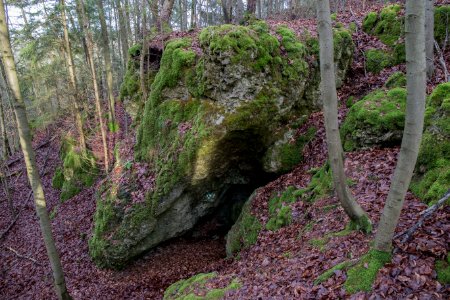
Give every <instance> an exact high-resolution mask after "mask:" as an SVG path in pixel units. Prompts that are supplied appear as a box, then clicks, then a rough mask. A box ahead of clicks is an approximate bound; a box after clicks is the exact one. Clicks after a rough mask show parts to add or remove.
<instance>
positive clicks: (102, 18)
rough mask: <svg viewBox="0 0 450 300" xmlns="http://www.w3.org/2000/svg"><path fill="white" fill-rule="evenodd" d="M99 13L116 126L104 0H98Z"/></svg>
mask: <svg viewBox="0 0 450 300" xmlns="http://www.w3.org/2000/svg"><path fill="white" fill-rule="evenodd" d="M97 6H98V13H99V18H100V26H101V31H102V44H103V45H102V49H103V59H104V61H105V72H106V86H107V91H108V99H109V101H108V104H109V110H108V119H109V122H110V123H111V126H115V125H114V124H115V101H114V93H113V75H112V68H111V52H110V50H109V38H108V29H107V27H106V20H105V10H104V8H103V0H97Z"/></svg>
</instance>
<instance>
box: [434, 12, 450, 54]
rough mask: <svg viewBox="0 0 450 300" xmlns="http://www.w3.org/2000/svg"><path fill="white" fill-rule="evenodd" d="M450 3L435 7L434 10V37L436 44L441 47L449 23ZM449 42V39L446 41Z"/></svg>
mask: <svg viewBox="0 0 450 300" xmlns="http://www.w3.org/2000/svg"><path fill="white" fill-rule="evenodd" d="M449 20H450V5H442V6H438V7H435V10H434V38H435V40H436V42H438V44H439V45H440V46H441V47H443V46H444V45H443V44H444V41H445V39H446V36H447V34H448V33H447V31H448V26H449V25H450V24H449V23H450V21H449ZM448 43H450V41H448Z"/></svg>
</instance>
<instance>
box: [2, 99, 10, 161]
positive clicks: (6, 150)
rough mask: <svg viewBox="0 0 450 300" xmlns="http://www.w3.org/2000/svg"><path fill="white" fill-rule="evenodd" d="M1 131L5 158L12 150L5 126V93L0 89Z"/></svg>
mask: <svg viewBox="0 0 450 300" xmlns="http://www.w3.org/2000/svg"><path fill="white" fill-rule="evenodd" d="M0 131H1V134H2V155H3V158H4V159H7V158H8V157H9V156H11V150H10V149H9V140H8V134H7V133H6V126H5V114H4V112H3V94H2V92H1V91H0Z"/></svg>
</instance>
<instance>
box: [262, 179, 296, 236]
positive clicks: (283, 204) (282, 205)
mask: <svg viewBox="0 0 450 300" xmlns="http://www.w3.org/2000/svg"><path fill="white" fill-rule="evenodd" d="M300 195H301V194H300V193H299V190H297V189H295V187H293V186H290V187H288V188H287V189H286V190H285V191H284V192H283V193H281V195H279V196H275V197H272V198H271V199H270V200H269V216H270V218H269V221H268V222H267V224H266V229H267V230H273V231H275V230H278V229H280V228H282V227H284V226H286V225H289V224H290V223H291V222H292V210H291V207H290V206H289V204H291V203H294V202H295V201H297V199H298V197H299V196H300Z"/></svg>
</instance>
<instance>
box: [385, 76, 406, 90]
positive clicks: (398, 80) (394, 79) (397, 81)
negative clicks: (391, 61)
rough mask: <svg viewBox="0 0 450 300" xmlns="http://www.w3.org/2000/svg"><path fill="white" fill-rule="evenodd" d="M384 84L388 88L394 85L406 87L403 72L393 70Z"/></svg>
mask: <svg viewBox="0 0 450 300" xmlns="http://www.w3.org/2000/svg"><path fill="white" fill-rule="evenodd" d="M384 86H385V87H387V88H389V89H391V88H395V87H406V75H405V74H404V73H403V72H394V73H393V74H392V75H391V76H389V78H388V80H387V81H386V83H385V84H384Z"/></svg>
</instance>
